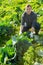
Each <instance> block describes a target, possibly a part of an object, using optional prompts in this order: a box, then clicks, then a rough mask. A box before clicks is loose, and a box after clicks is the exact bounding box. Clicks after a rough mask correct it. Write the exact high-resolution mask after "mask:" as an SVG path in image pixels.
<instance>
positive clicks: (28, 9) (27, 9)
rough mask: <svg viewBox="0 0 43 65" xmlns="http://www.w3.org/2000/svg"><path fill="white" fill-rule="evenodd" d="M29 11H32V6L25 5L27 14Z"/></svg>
mask: <svg viewBox="0 0 43 65" xmlns="http://www.w3.org/2000/svg"><path fill="white" fill-rule="evenodd" d="M31 11H32V8H31V7H30V6H29V7H26V13H27V14H30V13H31Z"/></svg>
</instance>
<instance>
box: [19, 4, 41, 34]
mask: <svg viewBox="0 0 43 65" xmlns="http://www.w3.org/2000/svg"><path fill="white" fill-rule="evenodd" d="M30 28H31V31H32V32H33V31H35V34H38V32H39V30H40V25H39V23H37V14H36V13H34V12H33V11H32V7H31V5H27V6H26V9H25V12H24V13H23V14H22V19H21V27H20V33H23V32H27V31H28V30H29V29H30Z"/></svg>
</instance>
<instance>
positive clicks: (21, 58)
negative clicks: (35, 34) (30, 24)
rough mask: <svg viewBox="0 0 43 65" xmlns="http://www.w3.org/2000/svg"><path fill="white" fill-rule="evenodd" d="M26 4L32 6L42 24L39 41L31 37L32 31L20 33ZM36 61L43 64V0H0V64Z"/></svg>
mask: <svg viewBox="0 0 43 65" xmlns="http://www.w3.org/2000/svg"><path fill="white" fill-rule="evenodd" d="M26 4H30V5H31V6H32V9H33V11H34V12H36V13H37V22H39V23H40V24H41V32H40V34H39V40H38V42H37V41H36V40H35V39H34V38H33V39H32V38H30V37H29V33H30V32H28V33H23V34H21V35H19V30H20V23H21V15H22V13H23V12H24V10H25V6H26ZM16 54H17V60H15V58H16ZM14 56H15V58H14V59H12V58H13V57H14ZM5 58H6V61H5ZM12 60H13V61H14V62H13V63H12ZM35 62H38V63H41V64H43V0H0V65H35Z"/></svg>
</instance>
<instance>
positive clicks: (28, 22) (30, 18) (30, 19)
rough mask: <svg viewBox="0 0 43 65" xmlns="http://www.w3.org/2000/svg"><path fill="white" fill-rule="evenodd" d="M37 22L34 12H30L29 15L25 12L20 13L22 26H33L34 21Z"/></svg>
mask: <svg viewBox="0 0 43 65" xmlns="http://www.w3.org/2000/svg"><path fill="white" fill-rule="evenodd" d="M36 22H37V14H36V13H34V12H31V14H30V15H28V14H27V13H26V12H24V13H23V14H22V19H21V25H23V26H24V27H29V28H30V27H31V26H33V27H34V26H35V23H36Z"/></svg>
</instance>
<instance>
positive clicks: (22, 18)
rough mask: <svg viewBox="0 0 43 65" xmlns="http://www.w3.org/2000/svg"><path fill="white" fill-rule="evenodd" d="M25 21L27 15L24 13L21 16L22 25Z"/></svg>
mask: <svg viewBox="0 0 43 65" xmlns="http://www.w3.org/2000/svg"><path fill="white" fill-rule="evenodd" d="M24 22H25V17H24V15H22V17H21V25H24Z"/></svg>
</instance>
